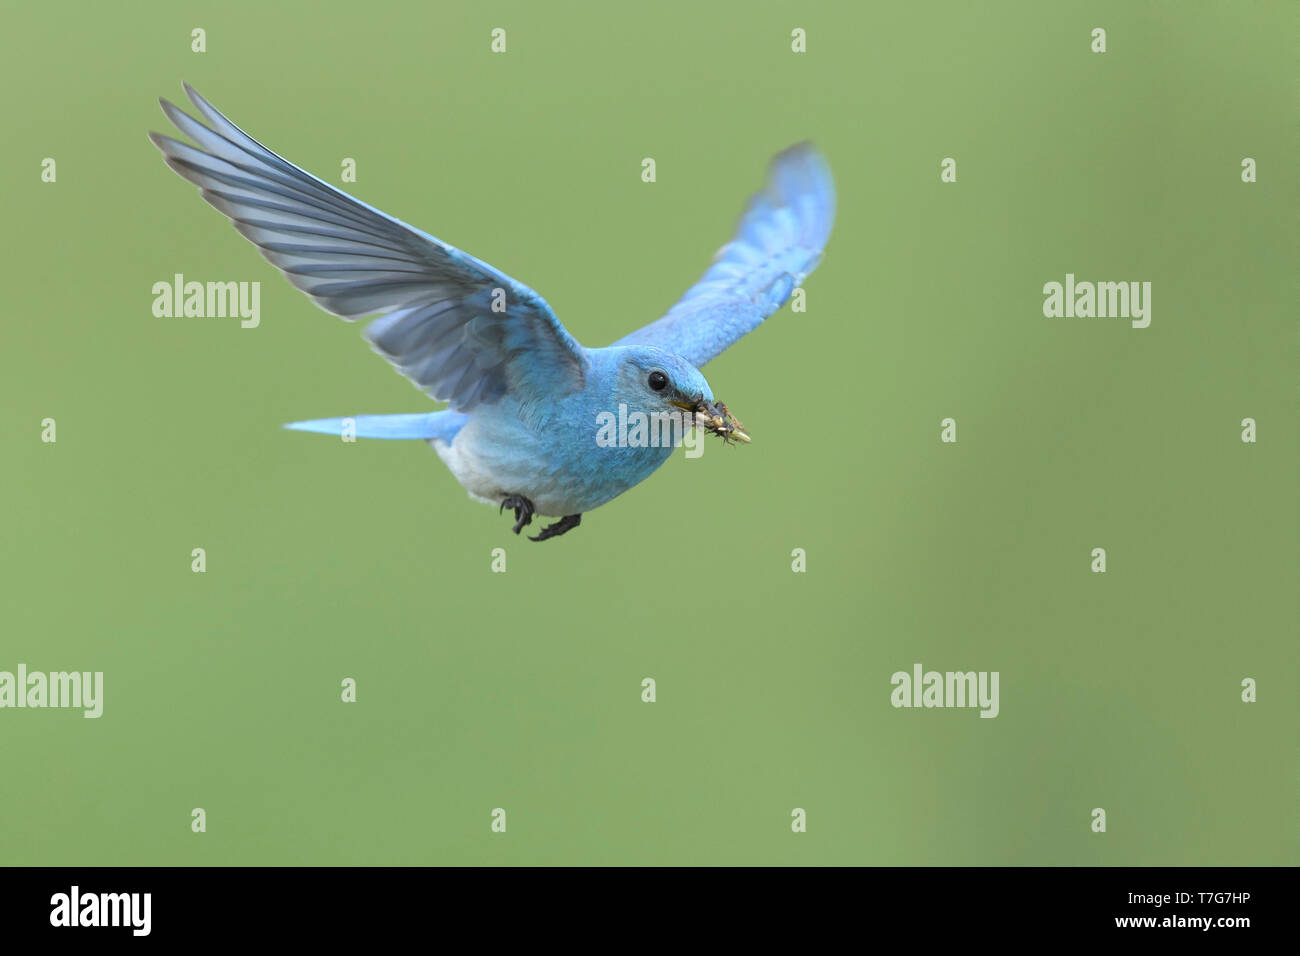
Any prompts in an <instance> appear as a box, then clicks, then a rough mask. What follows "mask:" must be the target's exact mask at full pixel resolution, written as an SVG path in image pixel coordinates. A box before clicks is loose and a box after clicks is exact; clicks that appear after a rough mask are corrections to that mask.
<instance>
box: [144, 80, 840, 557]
mask: <svg viewBox="0 0 1300 956" xmlns="http://www.w3.org/2000/svg"><path fill="white" fill-rule="evenodd" d="M185 92H186V93H187V94H188V95H189V98H190V100H191V101H192V102H193V104H194V106H195V107H196V108H197V109H198V111H199V113H200V114H201V115H202V117H203V118H204V119H205V120H206V121H207V123H206V124H205V123H203V122H201V121H199V120H196V119H194V118H193V117H191V116H190V115H189V114H188V113H185V112H184V111H182V110H180V109H178V108H177V107H176V106H174V105H173V104H171V103H169V102H168V101H167V100H165V99H164V100H160V101H159V102H160V103H161V104H162V109H163V112H164V113H165V114H166V115H167V118H168V119H169V120H170V121H171V122H172V123H173V124H174V125H175V126H176V128H177V129H178V130H179V131H180V132H181V133H182V134H184V135H185V136H187V137H189V138H190V139H191V140H193V141H194V143H196V144H197V145H196V146H191V145H188V144H186V143H183V142H180V141H179V140H176V139H173V138H171V137H169V136H164V135H161V134H159V133H150V134H149V138H150V140H152V141H153V143H154V145H155V146H157V147H158V148H159V149H160V150H161V151H162V153H163V156H164V158H165V160H166V163H167V165H168V166H170V167H171V168H172V169H174V170H175V171H176V172H177V173H179V174H180V175H181V176H182V177H184V178H185V179H187V180H189V181H190V182H191V183H194V184H195V185H196V186H198V187H199V189H200V193H201V195H202V196H203V198H204V199H205V200H207V201H208V202H209V203H211V204H212V205H213V206H215V207H216V208H217V209H218V210H220V211H221V212H222V213H224V214H225V215H226V216H227V217H228V218H229V219H230V220H231V222H233V223H234V226H235V228H236V229H237V230H239V232H240V233H241V234H242V235H243V236H244V237H245V238H247V239H249V240H251V241H252V242H253V243H254V244H255V245H256V246H257V247H258V250H259V251H260V252H261V253H262V255H263V256H265V257H266V258H267V259H268V260H270V262H271V263H272V264H273V265H275V266H276V267H277V268H278V269H280V271H281V272H283V273H284V275H285V277H286V278H287V279H288V280H289V281H290V282H291V283H293V284H294V285H295V286H296V287H298V288H299V289H301V290H302V291H303V292H305V293H307V295H309V296H310V297H311V298H312V300H313V301H314V302H315V303H316V304H317V305H319V306H320V307H321V308H323V309H324V310H325V311H327V312H332V313H333V314H334V315H337V316H341V317H342V318H344V319H346V320H348V321H355V320H356V319H360V318H363V317H365V316H371V315H378V316H379V318H377V319H375V320H374V321H373V322H371V323H370V324H369V325H367V326H366V328H365V330H364V332H363V334H364V336H365V338H366V339H368V340H369V342H370V344H371V345H372V347H373V348H374V349H375V351H377V352H378V353H379V354H380V355H382V356H383V357H384V358H385V359H387V360H388V361H389V362H390V363H392V365H393V366H394V367H395V368H396V369H397V370H398V371H399V372H400V373H401V374H402V375H404V376H405V377H406V378H408V379H409V380H410V381H411V382H412V383H414V384H415V386H416V387H417V388H419V389H421V390H422V391H424V392H425V393H426V394H427V395H428V396H429V397H430V398H432V399H434V400H435V401H439V402H446V403H447V408H445V409H443V410H440V411H433V412H422V413H416V414H409V415H359V416H355V417H354V418H328V419H317V420H314V421H304V422H295V423H293V424H290V425H286V426H285V427H286V428H292V429H297V430H299V431H308V432H320V433H324V434H333V435H339V434H343V433H344V430H345V428H348V427H354V428H355V431H354V432H353V434H355V435H356V436H357V437H362V438H406V439H420V440H423V441H427V442H428V443H429V444H430V445H431V446H432V447H433V449H434V450H435V451H436V452H437V453H438V456H439V457H440V458H441V459H442V460H443V462H444V463H445V464H446V465H447V467H448V468H449V469H450V470H451V473H452V474H453V475H454V476H455V477H456V480H457V481H459V482H460V483H461V485H463V486H464V487H465V489H466V490H467V491H468V492H469V494H470V497H472V498H475V499H477V500H479V501H484V502H487V503H489V504H495V505H497V506H498V511H501V510H504V509H506V508H511V509H513V511H514V519H515V521H514V526H513V528H512V530H513V531H514V532H515V534H519V532H520V531H521V530H522V529H523V528H524V527H526V526H527V525H529V524H530V523H531V522H532V518H533V515H534V514H535V513H536V514H542V515H553V516H559V517H560V520H559V521H557V522H555V523H553V524H550V525H547V526H546V527H545V528H543V529H542V532H541V534H539V535H537V536H535V537H533V538H532V540H534V541H544V540H546V539H548V538H553V537H556V536H558V535H561V534H564V533H565V532H566V531H569V530H571V529H572V528H575V527H577V526H578V524H579V522H580V521H581V519H582V515H583V514H585V513H586V512H588V511H591V510H592V509H593V508H597V507H599V506H600V505H603V504H604V503H605V502H607V501H609V500H611V499H612V498H614V497H616V496H618V495H620V494H622V493H623V492H624V491H627V490H628V489H629V488H631V487H632V486H633V485H636V484H638V483H639V482H641V481H643V480H645V479H646V478H647V477H649V476H650V474H651V473H652V472H653V471H654V470H655V469H656V468H658V467H659V466H660V465H661V464H663V463H664V461H666V460H667V459H668V457H669V456H670V455H671V453H672V443H654V442H644V441H638V442H613V443H611V442H609V441H602V440H601V436H600V434H599V427H600V425H601V423H602V422H603V423H608V422H609V421H610V420H611V417H612V416H613V415H616V414H620V413H621V409H622V407H625V408H626V409H627V414H628V416H629V418H630V417H631V416H632V415H634V414H636V413H640V414H641V415H643V416H645V417H647V418H652V417H653V416H659V419H658V420H660V421H662V420H664V419H665V418H666V417H667V416H672V415H676V416H681V417H684V424H690V423H694V424H698V425H700V426H702V427H704V429H705V430H706V431H708V432H710V433H712V434H715V435H718V436H721V437H722V438H723V439H725V440H728V441H730V440H736V439H739V440H743V441H749V436H748V435H746V434H745V432H744V431H743V430H742V428H741V426H740V423H739V422H737V421H736V419H735V418H734V416H732V415H731V413H730V412H728V411H727V408H726V406H725V405H723V404H721V403H719V402H717V401H716V400H715V399H714V396H713V391H712V389H710V388H709V383H708V382H707V381H705V379H704V376H703V375H702V374H700V371H699V368H698V367H699V366H701V365H704V364H705V363H706V362H708V361H709V360H710V359H712V358H714V357H715V356H717V355H718V354H720V353H721V352H722V351H723V350H725V349H726V348H727V347H728V346H730V345H731V344H732V343H733V342H735V341H736V340H737V339H739V338H740V337H741V336H743V335H745V333H747V332H749V331H751V330H753V329H754V328H756V327H757V326H758V325H759V323H761V322H762V321H763V320H764V319H765V318H767V317H768V316H769V315H771V314H772V313H773V312H775V311H776V310H777V309H779V308H780V307H781V306H782V305H784V304H785V302H786V300H788V299H789V298H790V294H791V292H792V291H793V290H794V289H795V288H796V287H798V286H799V285H800V284H801V283H802V282H803V280H804V278H805V277H806V276H808V274H809V273H811V272H812V271H813V269H815V268H816V267H817V264H818V262H820V260H821V254H822V249H823V247H824V246H825V245H826V240H827V238H828V237H829V236H830V231H831V225H832V223H833V222H834V219H835V186H834V183H833V182H832V180H831V174H830V169H829V168H828V166H827V165H826V161H825V159H824V158H823V157H822V155H821V153H820V152H819V151H818V150H817V148H816V147H814V146H813V145H812V144H811V143H801V144H799V145H797V146H792V147H790V148H789V149H787V150H785V151H784V152H782V153H779V154H778V155H777V156H776V157H775V158H774V159H773V160H772V163H771V166H770V168H769V171H768V177H767V183H766V186H765V187H764V188H763V189H762V190H761V191H760V192H759V193H757V194H756V195H755V196H753V198H751V199H750V201H749V205H748V206H747V207H746V209H745V211H744V213H743V215H742V216H741V217H740V222H739V224H738V225H737V227H736V230H735V235H734V236H733V238H732V239H731V241H730V242H728V243H727V244H726V245H724V246H723V247H722V248H721V249H719V250H718V252H717V254H716V255H715V256H714V259H713V264H712V265H711V266H710V267H709V269H708V271H706V272H705V273H704V275H703V276H702V277H701V278H700V280H699V281H698V282H696V283H695V285H693V286H692V287H691V288H690V289H689V290H687V292H686V294H685V295H684V296H682V298H681V299H680V300H679V301H678V302H677V304H676V305H674V306H673V307H672V308H671V309H669V310H668V312H667V313H666V314H665V315H664V316H663V317H662V318H660V319H658V320H656V321H654V322H651V323H650V324H649V325H647V326H645V327H644V328H641V329H638V330H637V331H635V332H633V333H631V334H630V335H627V336H624V337H623V338H621V339H619V340H618V341H617V342H615V343H614V344H613V345H609V346H606V347H605V348H584V347H583V346H582V345H580V344H578V342H577V341H576V340H575V339H574V338H573V336H571V335H570V334H569V333H568V332H567V331H566V330H565V328H564V326H563V325H561V324H560V320H559V319H557V318H556V316H555V313H554V312H552V311H551V307H550V306H549V305H547V304H546V300H544V299H543V298H542V297H541V296H540V295H538V294H537V293H536V292H534V291H533V290H532V289H530V288H528V287H527V286H526V285H523V284H522V283H520V282H516V281H515V280H514V279H512V278H510V277H509V276H507V275H506V274H505V273H503V272H500V271H498V270H497V269H494V268H493V267H492V266H490V265H488V264H487V263H486V262H483V261H481V260H479V259H476V258H474V257H473V256H471V255H468V254H467V253H464V252H461V251H460V250H459V249H455V248H453V247H452V246H449V245H448V244H447V243H445V242H442V241H441V240H439V239H435V238H434V237H433V236H431V235H429V234H428V233H425V232H421V231H420V230H418V229H415V228H414V227H412V226H408V225H407V224H406V223H404V222H400V221H399V220H397V219H394V218H393V217H391V216H388V215H386V214H385V213H382V212H380V211H379V210H378V209H375V208H374V207H372V206H368V205H366V204H365V203H363V202H360V201H359V200H357V199H354V198H352V197H351V196H349V195H347V194H346V193H344V192H343V191H341V190H339V189H335V188H334V187H333V186H331V185H329V184H328V183H326V182H324V181H322V180H320V179H317V178H316V177H315V176H312V175H311V174H310V173H308V172H306V171H304V170H302V169H299V168H298V167H297V166H295V165H293V164H292V163H290V162H289V161H287V160H285V159H283V158H281V157H280V156H278V155H276V154H275V153H273V152H271V150H269V149H267V148H266V147H265V146H263V145H262V144H261V143H258V142H257V141H256V140H254V139H253V138H252V137H250V136H249V135H248V134H246V133H245V132H244V131H243V130H241V129H240V128H239V127H237V126H236V125H235V124H234V123H232V122H230V120H228V119H226V117H225V116H223V115H222V114H221V113H220V112H218V111H217V110H216V109H215V108H214V107H213V106H212V104H210V103H209V102H208V101H207V100H205V99H204V98H203V97H202V96H200V95H199V94H198V93H197V92H195V91H194V90H193V89H192V88H191V87H190V86H189V84H185ZM602 416H604V417H602ZM622 420H623V419H622V418H620V422H621V421H622Z"/></svg>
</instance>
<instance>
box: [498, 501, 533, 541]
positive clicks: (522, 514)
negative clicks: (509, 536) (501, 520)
mask: <svg viewBox="0 0 1300 956" xmlns="http://www.w3.org/2000/svg"><path fill="white" fill-rule="evenodd" d="M507 508H514V509H515V526H514V527H513V528H511V529H510V530H511V531H513V532H514V533H515V534H518V533H519V532H520V531H523V530H524V528H525V527H526V526H527V525H530V524H532V523H533V503H532V502H531V501H529V500H528V499H527V498H525V497H524V496H523V495H511V496H510V497H508V498H506V499H505V500H504V501H502V502H501V507H500V508H498V509H497V514H500V513H501V512H503V511H505V510H506V509H507ZM534 540H536V539H534Z"/></svg>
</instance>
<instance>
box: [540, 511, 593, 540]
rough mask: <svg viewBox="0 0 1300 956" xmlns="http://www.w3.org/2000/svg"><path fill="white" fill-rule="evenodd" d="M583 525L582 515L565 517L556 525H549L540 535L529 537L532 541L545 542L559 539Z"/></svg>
mask: <svg viewBox="0 0 1300 956" xmlns="http://www.w3.org/2000/svg"><path fill="white" fill-rule="evenodd" d="M580 524H582V515H565V516H564V517H563V518H561V519H560V520H559V521H557V522H555V524H548V525H547V526H546V527H545V528H543V529H542V533H541V534H539V535H529V536H528V537H529V540H530V541H545V540H546V539H547V538H558V537H559V536H560V535H562V534H564V532H566V531H572V530H573V529H574V528H576V527H577V526H578V525H580Z"/></svg>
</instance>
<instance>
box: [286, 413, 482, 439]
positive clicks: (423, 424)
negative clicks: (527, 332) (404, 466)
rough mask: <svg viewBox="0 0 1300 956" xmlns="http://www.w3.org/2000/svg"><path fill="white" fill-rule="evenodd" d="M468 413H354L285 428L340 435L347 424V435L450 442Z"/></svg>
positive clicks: (467, 418)
mask: <svg viewBox="0 0 1300 956" xmlns="http://www.w3.org/2000/svg"><path fill="white" fill-rule="evenodd" d="M467 421H469V416H468V415H464V414H461V413H460V412H453V411H450V410H447V411H441V412H425V413H422V414H415V415H354V416H352V417H350V418H316V419H312V420H311V421H305V422H290V423H289V424H287V425H285V426H284V427H285V428H289V429H292V430H293V431H298V432H316V433H317V434H321V435H335V436H342V435H343V434H344V427H345V426H346V425H347V424H348V423H351V434H353V435H355V436H356V437H357V438H420V439H426V440H427V439H430V438H441V439H443V440H444V441H451V440H452V439H453V438H455V437H456V433H457V432H458V431H460V430H461V428H462V427H463V426H464V424H465V423H466V422H467Z"/></svg>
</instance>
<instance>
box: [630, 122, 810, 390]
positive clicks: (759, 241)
mask: <svg viewBox="0 0 1300 956" xmlns="http://www.w3.org/2000/svg"><path fill="white" fill-rule="evenodd" d="M834 223H835V182H834V180H833V179H832V178H831V172H830V167H829V166H827V164H826V160H825V158H823V156H822V154H821V153H820V152H819V151H818V149H817V147H815V146H813V145H812V144H811V143H799V144H798V145H796V146H791V147H790V148H789V149H787V150H785V151H783V152H781V153H778V154H777V155H776V156H775V157H774V158H773V159H772V163H771V166H770V167H769V169H768V175H767V185H766V187H765V188H764V189H763V190H762V191H761V192H759V193H758V194H756V195H755V196H754V197H753V198H751V199H750V201H749V205H748V206H746V208H745V212H744V213H743V214H742V215H741V217H740V222H739V223H738V224H737V226H736V231H735V235H734V236H733V237H732V239H731V241H730V242H728V243H727V244H726V245H724V246H723V247H722V248H721V249H719V250H718V252H717V254H716V255H715V256H714V257H713V264H712V265H711V266H710V267H709V269H708V271H707V272H705V273H704V275H703V276H702V277H701V278H700V281H698V282H697V283H695V285H693V286H691V288H690V289H688V290H687V291H686V294H685V295H683V296H682V297H681V299H679V300H678V301H677V304H676V305H674V306H673V307H672V308H671V309H669V310H668V312H667V314H666V315H664V316H663V318H661V319H658V320H656V321H654V322H651V323H650V324H649V325H647V326H645V327H644V328H641V329H638V330H637V331H635V332H633V333H631V334H630V335H626V336H624V337H623V338H621V339H619V340H618V341H617V342H615V343H614V344H615V345H657V346H659V347H660V348H663V349H667V350H669V351H671V352H675V353H676V354H678V355H680V356H681V357H682V358H684V359H686V360H687V361H688V362H690V363H691V364H693V365H696V366H700V365H704V364H705V363H706V362H708V361H710V360H711V359H714V358H716V357H717V356H718V355H719V354H721V353H722V352H723V351H724V350H725V349H726V348H727V347H729V346H730V345H732V344H734V343H735V342H736V341H737V340H738V339H740V338H741V337H742V336H743V335H745V334H746V333H748V332H751V331H753V330H754V329H755V328H757V327H758V324H759V323H760V322H762V321H763V320H764V319H765V318H767V317H768V316H769V315H771V314H772V313H773V312H775V311H776V310H777V309H779V308H781V306H783V305H784V304H785V303H786V301H787V300H788V299H789V298H790V293H791V292H793V291H794V289H796V288H798V286H799V285H800V284H801V283H802V282H803V280H804V279H805V278H807V277H808V275H809V274H810V273H811V272H812V271H813V270H814V269H816V268H817V265H818V263H820V262H821V257H822V250H823V249H824V248H825V247H826V240H827V239H829V238H830V234H831V226H833V225H834Z"/></svg>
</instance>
